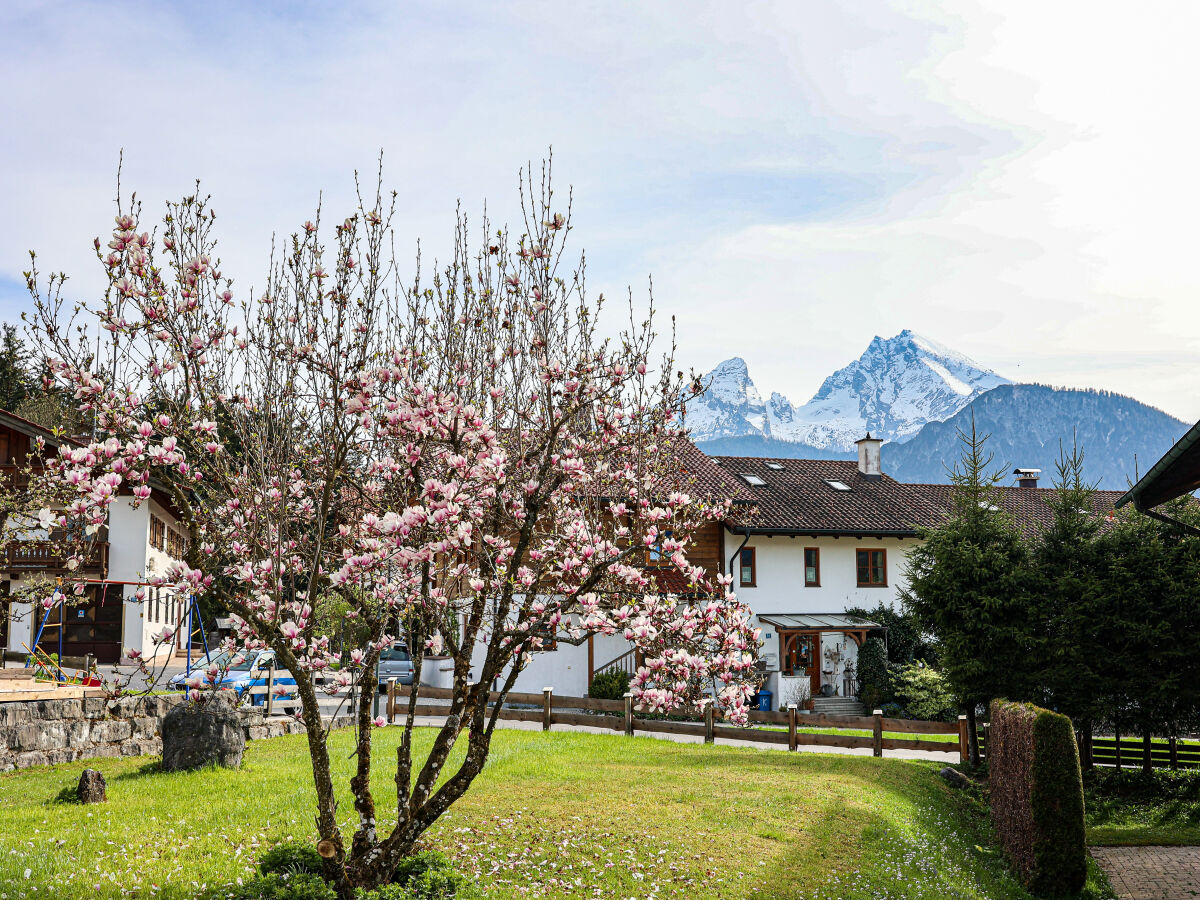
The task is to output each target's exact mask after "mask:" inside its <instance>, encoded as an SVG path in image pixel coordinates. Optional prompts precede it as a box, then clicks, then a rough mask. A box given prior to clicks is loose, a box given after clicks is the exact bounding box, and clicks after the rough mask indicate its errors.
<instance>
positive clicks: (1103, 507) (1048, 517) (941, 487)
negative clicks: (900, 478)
mask: <svg viewBox="0 0 1200 900" xmlns="http://www.w3.org/2000/svg"><path fill="white" fill-rule="evenodd" d="M909 487H911V488H914V489H915V490H916V491H918V492H919V493H921V494H924V495H925V497H926V498H928V499H929V500H930V502H932V503H936V504H937V505H938V506H939V507H941V508H942V509H943V510H944V511H945V514H946V515H948V514H949V512H950V509H951V508H952V506H953V502H954V485H952V484H913V485H909ZM994 491H995V494H994V496H995V497H996V499H997V505H998V506H999V507H1000V508H1001V509H1002V510H1004V511H1005V512H1006V513H1008V514H1009V515H1010V516H1012V518H1013V520H1014V521H1015V522H1016V523H1017V527H1018V528H1020V529H1021V532H1022V533H1023V534H1024V535H1025V536H1026V537H1036V536H1037V535H1039V534H1041V533H1042V532H1043V531H1045V530H1046V529H1048V528H1049V527H1050V526H1051V525H1052V524H1053V523H1054V509H1053V507H1052V506H1051V505H1050V501H1051V500H1052V499H1054V495H1055V494H1056V493H1057V491H1056V489H1055V488H1027V487H1016V486H1010V485H1002V486H998V487H996V488H994ZM1120 496H1121V492H1120V491H1095V492H1094V493H1093V494H1092V503H1091V513H1092V515H1094V516H1097V517H1100V518H1104V519H1107V518H1108V517H1109V516H1111V515H1112V513H1113V510H1114V507H1115V505H1116V502H1117V500H1118V499H1119V498H1120Z"/></svg>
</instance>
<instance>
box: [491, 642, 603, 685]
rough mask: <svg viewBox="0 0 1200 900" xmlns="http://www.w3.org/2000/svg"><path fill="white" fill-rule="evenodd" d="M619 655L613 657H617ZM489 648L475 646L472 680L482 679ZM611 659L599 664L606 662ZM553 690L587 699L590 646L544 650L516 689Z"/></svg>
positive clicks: (519, 680) (528, 668) (531, 662)
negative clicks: (480, 677) (480, 676)
mask: <svg viewBox="0 0 1200 900" xmlns="http://www.w3.org/2000/svg"><path fill="white" fill-rule="evenodd" d="M615 655H616V654H614V656H615ZM486 656H487V646H486V645H485V644H483V643H482V642H480V643H477V644H476V645H475V652H474V653H473V654H472V655H471V679H472V680H475V679H478V678H479V675H480V672H481V671H482V669H483V661H484V658H485V657H486ZM607 660H608V657H605V659H603V660H601V659H599V658H598V657H597V662H598V663H599V662H606V661H607ZM547 687H552V688H554V693H556V694H559V695H561V696H564V697H586V696H587V690H588V648H587V644H586V643H584V644H581V645H580V646H578V647H577V646H575V645H573V644H559V645H558V648H557V649H556V650H545V651H542V652H540V653H535V654H533V657H532V659H531V660H530V662H529V665H527V666H526V667H525V668H524V669H522V670H521V674H520V675H518V676H517V681H516V684H515V685H514V686H513V690H514V691H517V692H518V693H530V694H540V693H541V691H542V688H547Z"/></svg>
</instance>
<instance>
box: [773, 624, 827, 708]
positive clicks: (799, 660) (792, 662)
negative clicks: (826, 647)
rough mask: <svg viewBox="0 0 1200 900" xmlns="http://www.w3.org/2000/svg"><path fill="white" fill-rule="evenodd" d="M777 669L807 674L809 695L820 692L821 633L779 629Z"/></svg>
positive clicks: (794, 673) (785, 673)
mask: <svg viewBox="0 0 1200 900" xmlns="http://www.w3.org/2000/svg"><path fill="white" fill-rule="evenodd" d="M779 640H780V647H781V653H780V657H779V671H780V672H782V673H783V674H784V675H807V676H808V677H809V684H810V685H811V689H812V693H811V696H813V697H816V696H819V695H820V693H821V660H820V657H821V633H820V632H818V631H781V632H780V633H779Z"/></svg>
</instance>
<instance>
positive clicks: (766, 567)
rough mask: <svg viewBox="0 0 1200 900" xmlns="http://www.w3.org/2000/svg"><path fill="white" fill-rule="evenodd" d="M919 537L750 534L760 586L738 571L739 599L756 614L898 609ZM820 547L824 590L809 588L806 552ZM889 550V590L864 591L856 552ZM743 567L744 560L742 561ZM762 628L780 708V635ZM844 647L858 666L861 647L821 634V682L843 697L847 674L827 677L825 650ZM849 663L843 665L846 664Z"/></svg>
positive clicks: (728, 540)
mask: <svg viewBox="0 0 1200 900" xmlns="http://www.w3.org/2000/svg"><path fill="white" fill-rule="evenodd" d="M743 538H744V536H743V535H740V534H734V533H732V532H727V533H726V535H725V545H726V546H727V547H738V546H739V545H740V544H741V542H742V540H743ZM918 544H919V541H918V540H917V539H916V538H892V537H890V538H862V539H861V540H860V539H859V538H856V537H838V538H835V537H796V538H791V537H786V536H780V535H751V537H750V540H749V542H748V543H747V544H746V546H747V547H753V548H755V554H754V555H755V568H756V572H755V581H756V585H755V587H743V586H741V583H740V582H741V577H740V572H739V571H738V568H737V566H735V568H734V581H733V584H734V589H735V590H736V591H737V593H738V598H739V599H740V600H741V601H742V602H743V603H746V604H747V605H748V606H749V607H750V608H751V609H752V610H754V612H755V614H756V615H770V614H771V613H776V614H782V615H787V614H795V613H816V614H819V613H843V612H845V611H846V610H847V609H850V608H853V607H863V608H866V609H870V608H872V607H874V606H877V605H878V604H879V603H880V602H883V603H886V604H889V605H891V606H895V605H896V604H897V603H898V602H899V594H900V591H901V590H902V589H904V588H906V587H907V586H908V579H907V577H906V561H907V558H908V554H909V553H910V552H911V551H912V549H913V548H914V547H916V546H918ZM806 547H817V548H818V549H819V550H820V561H821V571H820V580H821V584H820V586H819V587H805V585H804V549H805V548H806ZM880 548H882V549H884V550H886V551H887V581H888V583H887V586H886V587H859V586H858V571H857V565H856V563H857V560H856V556H855V551H856V550H860V549H861V550H867V549H880ZM739 565H740V561H739ZM758 625H759V627H761V628H762V638H763V648H762V651H761V653H762V655H763V656H765V657H771V656H773V657H774V661H775V667H774V668H775V669H776V671H773V672H772V674H771V675H770V676H769V677H768V679H767V681H766V683H765V684H764V687H765V688H766V689H767V690H770V691H771V692H772V694H773V697H772V701H771V702H772V706H773V707H774V708H776V709H778V708H780V706H779V704H780V700H781V698H780V688H781V684H780V680H779V676H778V674H777V667H778V664H779V649H780V648H779V633H778V631H777V630H776V627H775V626H774V625H772V624H770V623H769V622H763V621H761V620H759V621H758ZM838 644H840V645H841V646H842V649H843V652H844V653H845V656H846V659H849V660H853V661H854V662H855V664H856V665H857V662H858V646H857V645H856V644H855V643H854V641H853V640H852V639H850V638H847V637H846V636H845V635H844V634H842V633H841V632H823V633H822V634H821V657H820V666H821V669H822V675H821V682H822V683H823V684H824V683H826V682H829V683H834V682H835V681H836V686H837V689H838V695H839V696H842V695H843V691H844V684H843V677H842V674H840V673H839V674H838V675H837V676H829V675H826V674H824V671H823V670H824V669H825V667H826V663H825V650H826V649H828V648H830V647H832V646H835V645H838ZM843 664H844V663H843Z"/></svg>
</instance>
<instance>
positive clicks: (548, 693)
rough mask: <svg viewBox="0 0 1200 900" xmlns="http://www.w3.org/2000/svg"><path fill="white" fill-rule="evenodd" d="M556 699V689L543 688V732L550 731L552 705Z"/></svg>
mask: <svg viewBox="0 0 1200 900" xmlns="http://www.w3.org/2000/svg"><path fill="white" fill-rule="evenodd" d="M553 698H554V688H552V687H544V688H542V731H549V730H550V704H551V702H552V701H553Z"/></svg>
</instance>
